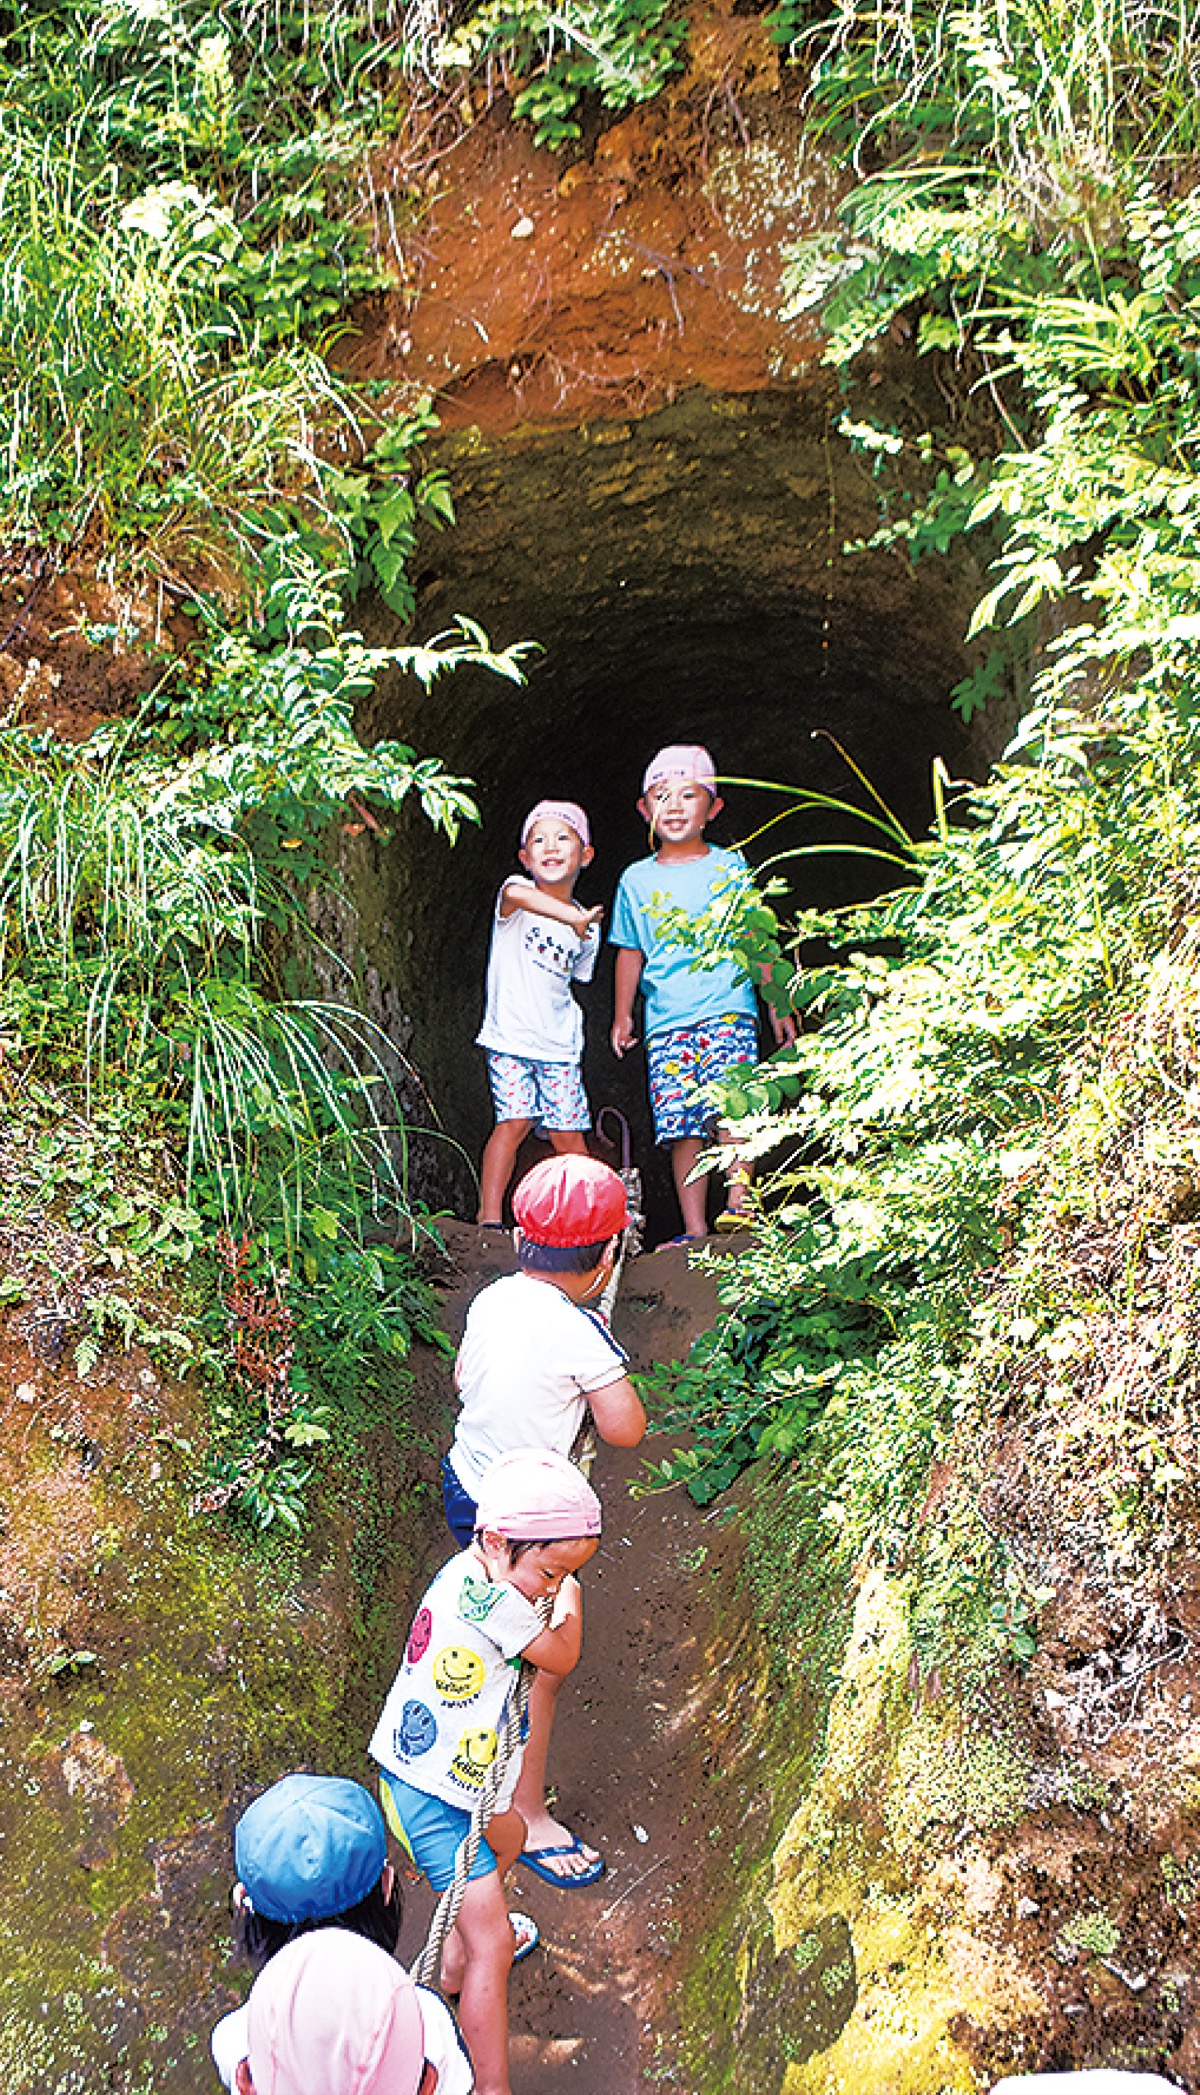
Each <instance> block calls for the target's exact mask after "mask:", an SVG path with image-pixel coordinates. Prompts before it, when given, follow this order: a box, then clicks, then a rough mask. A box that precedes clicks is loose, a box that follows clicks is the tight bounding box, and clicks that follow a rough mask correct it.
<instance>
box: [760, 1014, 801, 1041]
mask: <svg viewBox="0 0 1200 2095" xmlns="http://www.w3.org/2000/svg"><path fill="white" fill-rule="evenodd" d="M767 1016H768V1017H769V1019H770V1021H771V1031H772V1033H773V1034H774V1035H775V1040H776V1043H777V1045H778V1046H779V1047H793V1046H794V1045H795V1041H796V1018H795V1013H794V1012H791V1011H776V1010H774V1009H773V1008H771V1009H769V1010H768V1013H767Z"/></svg>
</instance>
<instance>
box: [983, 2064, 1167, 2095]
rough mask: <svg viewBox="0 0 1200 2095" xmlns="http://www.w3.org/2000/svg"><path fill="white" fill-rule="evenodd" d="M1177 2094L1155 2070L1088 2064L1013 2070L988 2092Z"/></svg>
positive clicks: (1004, 2094)
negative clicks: (1072, 2069)
mask: <svg viewBox="0 0 1200 2095" xmlns="http://www.w3.org/2000/svg"><path fill="white" fill-rule="evenodd" d="M1156 2089H1158V2090H1161V2095H1179V2091H1178V2089H1177V2088H1176V2087H1175V2083H1174V2082H1173V2081H1169V2080H1163V2079H1162V2077H1161V2075H1159V2074H1157V2073H1127V2072H1126V2071H1125V2070H1124V2068H1123V2067H1119V2066H1089V2067H1085V2068H1084V2070H1083V2072H1082V2073H1017V2074H1014V2075H1013V2077H1012V2078H1011V2080H998V2081H997V2082H996V2085H995V2088H994V2089H993V2091H992V2095H1154V2091H1155V2090H1156Z"/></svg>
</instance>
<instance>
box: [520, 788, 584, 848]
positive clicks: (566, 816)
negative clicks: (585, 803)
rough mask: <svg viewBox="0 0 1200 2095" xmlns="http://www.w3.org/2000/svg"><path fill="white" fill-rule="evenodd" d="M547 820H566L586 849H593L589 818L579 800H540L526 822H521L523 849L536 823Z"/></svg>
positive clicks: (568, 826)
mask: <svg viewBox="0 0 1200 2095" xmlns="http://www.w3.org/2000/svg"><path fill="white" fill-rule="evenodd" d="M546 821H550V822H555V821H557V822H565V823H566V825H567V828H568V829H573V830H574V832H575V834H576V836H577V837H578V838H579V841H580V843H581V844H582V845H583V848H584V850H585V851H589V850H590V849H591V844H592V832H591V830H590V828H589V827H588V818H587V816H586V815H585V814H584V812H583V809H582V808H581V807H580V806H579V804H578V802H577V801H574V800H539V801H538V804H537V806H536V807H532V808H530V810H529V813H528V814H527V815H526V817H525V820H524V822H523V823H522V824H521V849H522V850H524V848H525V844H526V841H527V839H528V836H529V832H530V830H531V829H532V828H533V825H534V823H535V822H546Z"/></svg>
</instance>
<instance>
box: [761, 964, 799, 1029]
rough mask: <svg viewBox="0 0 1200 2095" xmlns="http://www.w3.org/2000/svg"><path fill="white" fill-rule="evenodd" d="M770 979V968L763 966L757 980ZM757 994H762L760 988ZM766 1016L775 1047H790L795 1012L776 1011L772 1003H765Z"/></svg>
mask: <svg viewBox="0 0 1200 2095" xmlns="http://www.w3.org/2000/svg"><path fill="white" fill-rule="evenodd" d="M770 979H771V970H770V968H769V967H766V966H764V967H763V968H762V969H761V971H760V974H759V982H760V984H761V983H763V982H769V981H770ZM759 994H760V995H761V994H762V992H761V989H760V992H759ZM763 1003H764V1004H767V1000H766V998H765V997H763ZM767 1017H768V1018H769V1019H770V1021H771V1031H772V1033H773V1034H774V1035H775V1045H776V1047H791V1046H792V1045H793V1044H794V1042H795V1039H796V1014H795V1012H794V1011H776V1009H775V1006H774V1004H767Z"/></svg>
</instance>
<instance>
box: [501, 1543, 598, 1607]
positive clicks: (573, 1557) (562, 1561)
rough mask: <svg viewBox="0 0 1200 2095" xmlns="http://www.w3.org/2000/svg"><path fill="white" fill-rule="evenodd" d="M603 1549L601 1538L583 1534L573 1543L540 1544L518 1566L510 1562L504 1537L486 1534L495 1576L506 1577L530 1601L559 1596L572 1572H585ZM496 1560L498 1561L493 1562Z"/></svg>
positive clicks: (526, 1554) (518, 1561)
mask: <svg viewBox="0 0 1200 2095" xmlns="http://www.w3.org/2000/svg"><path fill="white" fill-rule="evenodd" d="M599 1547H600V1538H599V1536H597V1535H580V1536H579V1537H578V1538H577V1539H576V1540H574V1541H572V1542H539V1543H538V1545H537V1547H536V1548H535V1549H527V1550H526V1552H525V1554H524V1556H523V1557H518V1558H517V1561H516V1563H515V1564H510V1563H509V1562H508V1544H507V1543H506V1542H505V1540H504V1537H503V1536H502V1535H491V1534H485V1535H484V1538H483V1548H484V1556H485V1558H486V1559H487V1561H488V1568H489V1570H491V1571H492V1572H493V1575H494V1576H495V1577H498V1578H502V1579H504V1580H505V1582H506V1583H507V1584H508V1585H510V1586H515V1587H516V1589H517V1592H518V1593H523V1594H524V1595H525V1598H526V1600H543V1599H544V1598H545V1596H546V1595H547V1594H551V1595H553V1594H555V1593H557V1592H558V1589H559V1587H560V1586H561V1585H562V1582H563V1580H564V1579H565V1578H566V1576H567V1573H568V1572H569V1571H581V1570H582V1569H583V1566H584V1565H585V1564H587V1563H589V1562H590V1561H591V1559H592V1558H593V1557H594V1556H595V1554H596V1551H597V1550H598V1549H599ZM493 1560H494V1562H493Z"/></svg>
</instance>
